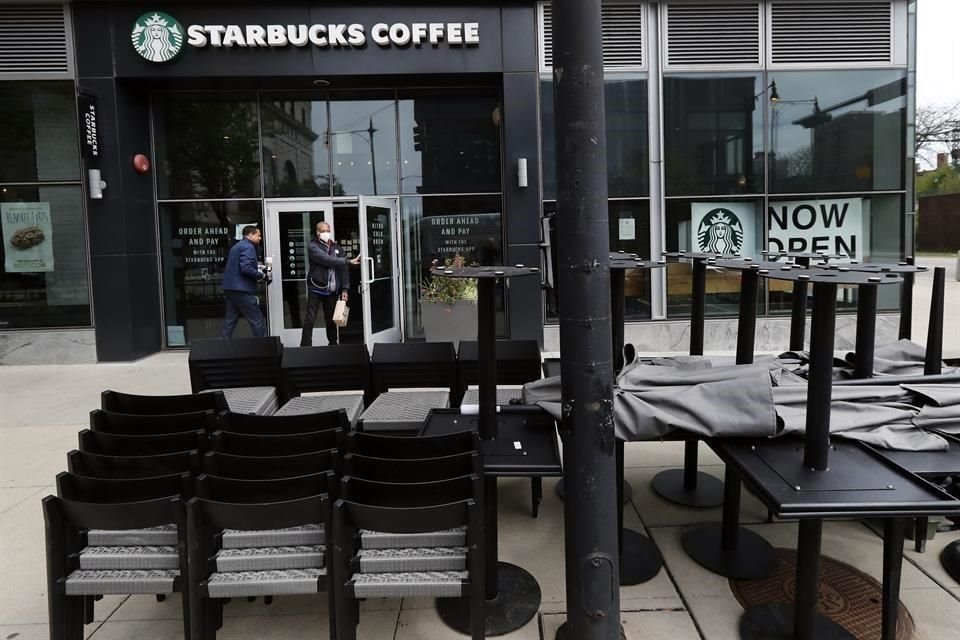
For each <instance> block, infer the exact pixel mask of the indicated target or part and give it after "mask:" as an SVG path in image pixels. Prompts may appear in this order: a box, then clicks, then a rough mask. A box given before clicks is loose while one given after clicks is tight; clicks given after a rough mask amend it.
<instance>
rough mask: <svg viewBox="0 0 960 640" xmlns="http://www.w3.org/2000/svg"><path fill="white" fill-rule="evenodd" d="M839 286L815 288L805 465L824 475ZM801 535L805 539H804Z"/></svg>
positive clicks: (821, 285)
mask: <svg viewBox="0 0 960 640" xmlns="http://www.w3.org/2000/svg"><path fill="white" fill-rule="evenodd" d="M836 316H837V285H836V284H833V283H825V282H817V283H815V284H814V285H813V318H812V320H811V325H810V378H809V380H808V381H807V423H806V436H805V437H804V442H803V464H804V466H805V467H807V468H808V469H814V470H816V471H824V470H825V469H826V468H827V461H828V458H829V454H830V399H831V397H832V395H833V339H834V332H835V330H836V325H837V322H836V320H837V317H836ZM802 537H803V536H802V534H801V539H802Z"/></svg>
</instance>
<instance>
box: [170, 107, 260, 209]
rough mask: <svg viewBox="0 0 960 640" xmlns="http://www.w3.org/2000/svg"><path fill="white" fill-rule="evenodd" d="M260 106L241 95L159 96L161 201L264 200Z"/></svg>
mask: <svg viewBox="0 0 960 640" xmlns="http://www.w3.org/2000/svg"><path fill="white" fill-rule="evenodd" d="M257 128H258V125H257V102H256V99H255V98H254V97H253V96H249V95H243V94H230V93H219V94H202V95H201V94H158V97H157V98H155V102H154V135H155V148H156V154H157V163H156V166H157V195H158V197H159V198H160V199H175V198H184V199H187V198H241V197H248V198H249V197H253V198H256V197H259V196H260V162H259V157H258V152H257V150H258V147H259V140H258V132H257Z"/></svg>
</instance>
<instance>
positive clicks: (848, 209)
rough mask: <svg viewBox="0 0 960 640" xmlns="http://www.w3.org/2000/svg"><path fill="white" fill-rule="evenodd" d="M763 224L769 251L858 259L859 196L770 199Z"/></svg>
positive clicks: (860, 238)
mask: <svg viewBox="0 0 960 640" xmlns="http://www.w3.org/2000/svg"><path fill="white" fill-rule="evenodd" d="M767 228H768V232H769V233H768V237H769V246H768V248H769V250H770V251H790V252H791V253H793V252H796V253H820V252H824V253H828V254H833V255H845V256H849V257H850V259H852V260H860V259H861V258H862V254H863V243H864V233H863V198H842V199H829V200H795V201H792V202H771V203H770V208H769V209H768V211H767Z"/></svg>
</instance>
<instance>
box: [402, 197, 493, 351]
mask: <svg viewBox="0 0 960 640" xmlns="http://www.w3.org/2000/svg"><path fill="white" fill-rule="evenodd" d="M502 206H503V205H502V202H501V199H500V196H499V195H496V196H490V195H479V196H430V197H405V198H401V201H400V209H401V216H402V221H403V227H402V228H403V240H402V241H403V271H404V284H405V286H406V291H405V292H404V297H405V299H406V334H407V338H413V339H422V338H423V329H422V326H421V321H420V287H421V285H422V283H423V281H424V278H426V277H427V276H428V273H429V270H430V266H431V264H432V263H433V261H434V260H436V261H438V262H440V263H443V262H444V261H446V260H447V259H452V258H454V257H455V256H456V255H461V256H463V258H464V260H465V261H466V263H467V264H478V265H496V264H503V231H502V227H501V214H500V211H501V207H502ZM497 333H498V335H501V336H505V335H506V313H505V303H504V292H503V286H502V285H501V284H499V283H498V285H497Z"/></svg>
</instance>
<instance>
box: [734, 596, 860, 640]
mask: <svg viewBox="0 0 960 640" xmlns="http://www.w3.org/2000/svg"><path fill="white" fill-rule="evenodd" d="M793 613H794V609H793V607H792V606H790V605H783V604H766V605H763V606H760V607H751V608H749V609H747V610H746V611H744V612H743V616H742V617H741V618H740V638H742V640H792V638H793ZM813 637H814V638H816V639H817V640H856V637H855V636H854V635H853V634H852V633H850V632H849V631H847V630H846V629H845V628H843V627H841V626H840V625H839V624H837V623H836V622H834V621H833V620H831V619H830V618H827V617H825V616H822V615H820V614H819V613H818V614H816V616H815V618H814V622H813Z"/></svg>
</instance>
